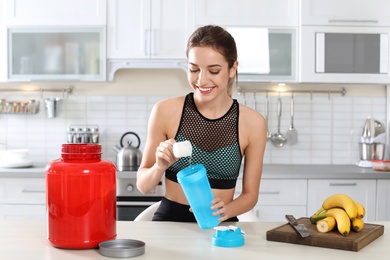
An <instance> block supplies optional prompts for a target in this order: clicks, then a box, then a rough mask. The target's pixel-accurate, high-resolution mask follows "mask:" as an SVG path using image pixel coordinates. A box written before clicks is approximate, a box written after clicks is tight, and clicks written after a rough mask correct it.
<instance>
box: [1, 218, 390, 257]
mask: <svg viewBox="0 0 390 260" xmlns="http://www.w3.org/2000/svg"><path fill="white" fill-rule="evenodd" d="M370 223H371V222H370ZM372 223H375V224H380V225H384V226H385V233H384V234H383V235H382V236H380V237H379V238H377V239H376V240H375V241H373V242H372V243H371V244H369V245H367V246H366V247H364V248H363V249H361V250H360V251H358V252H352V251H344V250H337V249H327V248H320V247H311V246H303V245H294V244H287V243H280V242H273V241H267V240H266V232H267V230H270V229H272V228H275V227H277V226H279V225H282V224H285V223H277V222H241V223H224V224H223V225H228V224H233V225H236V226H238V227H240V228H241V229H242V230H243V231H245V236H244V237H245V245H244V246H242V247H236V248H224V247H217V246H213V245H212V244H211V237H212V236H213V234H214V233H215V230H213V229H209V230H201V229H199V227H198V225H197V224H196V223H173V222H148V221H146V222H132V221H119V222H117V238H118V239H120V238H125V239H136V240H141V241H144V242H145V243H146V247H145V254H144V255H141V256H138V257H135V258H133V259H154V260H155V259H186V260H187V259H196V260H199V259H224V260H229V259H290V260H292V259H300V260H302V259H310V260H313V259H316V260H318V259H327V260H328V259H355V260H357V259H364V260H366V259H388V257H389V255H390V248H389V246H388V245H389V244H390V236H389V235H387V234H386V232H387V230H389V228H390V222H372ZM0 230H1V232H0V252H1V259H12V260H22V259H23V260H25V259H30V260H35V259H37V260H38V259H39V260H45V259H55V260H69V259H72V260H78V259H80V260H81V259H82V260H85V259H114V258H107V257H104V256H101V255H100V254H99V251H98V250H97V249H87V250H69V249H59V248H55V247H53V246H52V245H51V244H50V243H49V242H48V241H47V240H46V224H45V221H33V220H31V221H16V220H15V221H11V220H2V221H1V222H0Z"/></svg>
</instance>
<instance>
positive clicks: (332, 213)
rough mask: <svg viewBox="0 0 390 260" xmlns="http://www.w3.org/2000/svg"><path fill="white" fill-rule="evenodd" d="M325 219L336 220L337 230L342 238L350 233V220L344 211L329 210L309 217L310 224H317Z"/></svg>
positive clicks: (337, 209)
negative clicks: (331, 218)
mask: <svg viewBox="0 0 390 260" xmlns="http://www.w3.org/2000/svg"><path fill="white" fill-rule="evenodd" d="M326 217H333V218H334V219H335V220H336V224H337V229H338V231H339V232H340V234H342V235H343V236H348V234H349V232H350V231H351V220H350V219H349V216H348V214H347V213H346V212H345V210H343V209H340V208H331V209H328V210H323V211H321V212H320V213H318V214H314V215H313V216H311V217H310V221H311V223H318V222H319V221H321V220H322V219H324V218H326Z"/></svg>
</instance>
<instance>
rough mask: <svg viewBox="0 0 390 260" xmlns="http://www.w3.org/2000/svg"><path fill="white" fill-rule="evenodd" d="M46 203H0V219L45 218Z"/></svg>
mask: <svg viewBox="0 0 390 260" xmlns="http://www.w3.org/2000/svg"><path fill="white" fill-rule="evenodd" d="M45 216H46V205H2V204H0V219H13V220H32V219H36V220H45Z"/></svg>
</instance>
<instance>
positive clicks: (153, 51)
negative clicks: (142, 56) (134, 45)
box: [150, 30, 157, 56]
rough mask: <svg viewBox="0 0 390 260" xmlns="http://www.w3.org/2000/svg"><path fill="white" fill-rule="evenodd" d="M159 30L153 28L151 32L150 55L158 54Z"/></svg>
mask: <svg viewBox="0 0 390 260" xmlns="http://www.w3.org/2000/svg"><path fill="white" fill-rule="evenodd" d="M156 36H157V30H151V33H150V38H151V40H150V55H152V56H153V55H156V45H157V43H156V39H157V37H156Z"/></svg>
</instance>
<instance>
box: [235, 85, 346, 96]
mask: <svg viewBox="0 0 390 260" xmlns="http://www.w3.org/2000/svg"><path fill="white" fill-rule="evenodd" d="M262 92H263V93H267V94H270V93H277V94H279V95H280V94H281V93H290V94H291V95H292V94H297V93H301V94H310V98H313V95H314V94H327V95H328V98H329V99H330V96H331V95H337V94H338V95H341V96H345V95H346V94H347V90H346V89H345V88H341V89H340V90H321V89H316V90H296V89H295V90H294V89H291V90H286V91H280V90H274V89H271V90H270V89H246V88H242V87H237V94H238V95H241V94H244V95H245V93H262Z"/></svg>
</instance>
